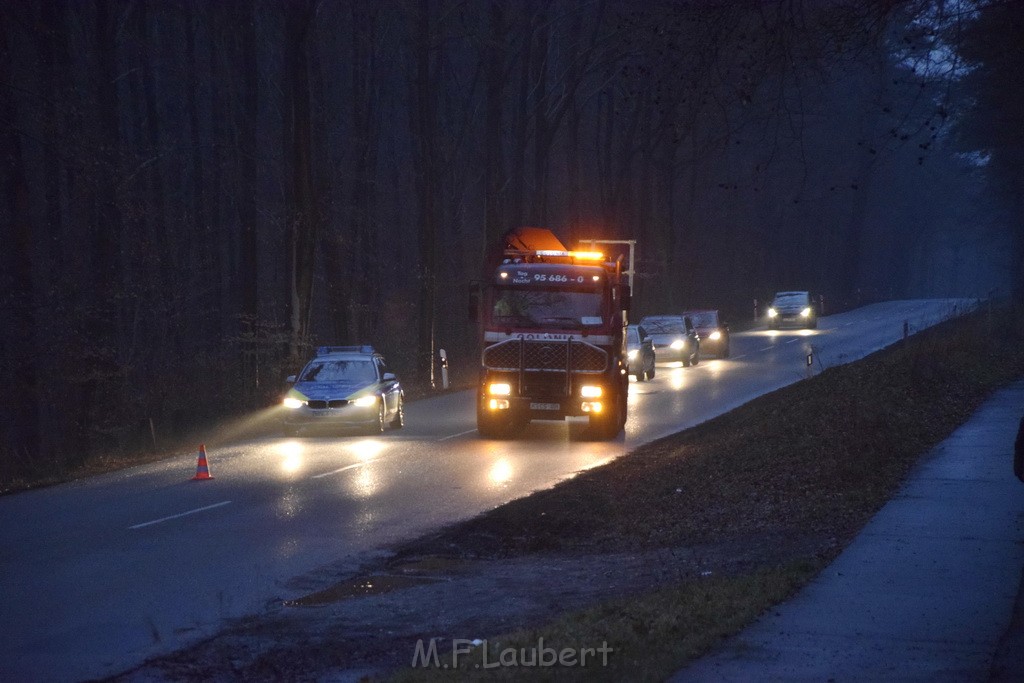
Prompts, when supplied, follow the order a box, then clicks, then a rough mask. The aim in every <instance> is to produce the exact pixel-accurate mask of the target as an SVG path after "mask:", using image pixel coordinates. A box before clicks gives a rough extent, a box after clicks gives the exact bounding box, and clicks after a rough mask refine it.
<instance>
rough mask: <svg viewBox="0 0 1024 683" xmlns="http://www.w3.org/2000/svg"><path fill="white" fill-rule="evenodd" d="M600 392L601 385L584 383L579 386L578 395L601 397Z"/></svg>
mask: <svg viewBox="0 0 1024 683" xmlns="http://www.w3.org/2000/svg"><path fill="white" fill-rule="evenodd" d="M602 393H603V391H602V389H601V387H599V386H596V385H593V384H584V385H583V386H582V387H580V396H582V397H583V398H601V394H602Z"/></svg>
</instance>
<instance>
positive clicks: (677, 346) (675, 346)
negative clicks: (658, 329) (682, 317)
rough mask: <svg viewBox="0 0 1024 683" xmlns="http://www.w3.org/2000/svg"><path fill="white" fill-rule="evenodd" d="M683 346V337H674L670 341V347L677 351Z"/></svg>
mask: <svg viewBox="0 0 1024 683" xmlns="http://www.w3.org/2000/svg"><path fill="white" fill-rule="evenodd" d="M684 346H686V341H685V340H683V339H676V340H675V341H674V342H672V345H671V348H673V349H675V350H676V351H678V350H679V349H681V348H683V347H684Z"/></svg>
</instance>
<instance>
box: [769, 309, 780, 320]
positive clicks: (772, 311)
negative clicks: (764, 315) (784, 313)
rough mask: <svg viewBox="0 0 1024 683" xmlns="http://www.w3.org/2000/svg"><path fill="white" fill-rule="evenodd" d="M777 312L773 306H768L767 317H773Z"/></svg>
mask: <svg viewBox="0 0 1024 683" xmlns="http://www.w3.org/2000/svg"><path fill="white" fill-rule="evenodd" d="M778 314H779V312H778V311H776V310H775V309H774V308H769V309H768V317H769V318H774V317H775V316H777V315H778Z"/></svg>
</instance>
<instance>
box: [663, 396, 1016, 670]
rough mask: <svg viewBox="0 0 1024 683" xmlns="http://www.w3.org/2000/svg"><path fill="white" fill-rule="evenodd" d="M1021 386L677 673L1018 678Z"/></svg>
mask: <svg viewBox="0 0 1024 683" xmlns="http://www.w3.org/2000/svg"><path fill="white" fill-rule="evenodd" d="M1022 414H1024V382H1018V383H1016V384H1014V385H1011V386H1010V387H1009V388H1007V389H1004V390H1002V391H1000V392H998V393H997V394H995V395H994V396H993V397H992V398H991V399H990V400H989V401H987V402H986V403H985V404H984V405H983V406H982V407H981V408H980V409H979V410H978V411H977V412H976V413H975V414H974V415H973V416H972V417H971V419H970V420H969V421H968V422H967V423H966V424H964V425H963V426H962V427H960V428H959V429H958V430H956V431H955V432H954V433H953V434H952V435H951V436H950V437H949V438H948V439H946V440H945V441H943V442H942V443H941V444H939V445H938V446H936V447H935V449H934V450H932V452H931V453H929V454H928V455H926V456H925V457H924V458H922V460H921V463H920V464H919V465H918V466H917V468H916V469H915V470H914V471H913V472H912V473H911V475H910V477H909V478H908V480H907V482H906V484H905V485H904V486H903V488H902V489H901V490H900V492H899V493H898V494H897V495H896V496H895V497H894V498H893V499H892V500H891V501H889V503H888V504H886V505H885V507H883V508H882V509H881V510H880V511H879V512H878V514H877V515H875V517H874V518H873V519H872V520H871V521H870V522H869V523H868V525H867V526H866V527H865V528H864V530H863V531H862V532H861V533H860V535H859V536H857V538H856V539H854V541H853V543H851V544H850V546H849V547H847V549H846V550H845V551H843V553H842V554H841V555H840V556H839V557H838V558H837V559H836V560H835V562H833V563H832V564H831V565H830V566H829V567H827V568H826V569H825V570H824V571H823V572H822V573H821V575H820V576H819V577H818V578H816V579H815V580H814V581H813V582H811V583H810V584H808V585H807V587H806V588H804V589H803V590H802V591H801V592H800V593H799V594H797V596H796V597H794V598H793V599H792V600H790V601H789V602H786V603H784V604H782V605H780V606H778V607H776V608H775V609H774V610H773V611H771V612H769V613H768V614H767V615H765V616H764V617H762V618H761V619H760V620H759V621H757V622H755V623H754V624H753V625H751V626H750V627H749V628H747V629H746V630H745V631H743V632H741V633H739V634H738V635H736V636H735V637H733V638H731V639H729V640H727V641H725V642H724V643H723V644H722V646H721V647H720V648H719V649H718V650H717V651H714V652H712V653H711V654H709V655H708V656H706V657H704V658H702V659H700V660H697V661H696V662H694V663H693V665H691V666H690V667H688V668H686V669H684V670H683V671H681V672H679V673H678V674H676V675H675V676H674V677H673V678H672V679H671V680H673V681H680V682H681V681H759V680H773V681H779V680H782V681H794V680H795V681H822V682H824V681H837V682H839V683H841V682H843V681H988V680H1006V681H1024V599H1021V600H1018V594H1019V592H1020V591H1019V589H1020V588H1021V584H1022V568H1024V484H1022V483H1021V482H1020V481H1018V480H1017V479H1016V478H1015V477H1014V476H1013V442H1014V439H1015V437H1016V435H1017V427H1018V425H1019V423H1020V418H1021V415H1022Z"/></svg>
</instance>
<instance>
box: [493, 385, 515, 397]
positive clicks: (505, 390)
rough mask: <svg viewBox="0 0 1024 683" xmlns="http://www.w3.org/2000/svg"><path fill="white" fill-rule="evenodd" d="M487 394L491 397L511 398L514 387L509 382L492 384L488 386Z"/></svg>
mask: <svg viewBox="0 0 1024 683" xmlns="http://www.w3.org/2000/svg"><path fill="white" fill-rule="evenodd" d="M487 393H488V394H490V395H491V396H511V395H512V385H511V384H509V383H507V382H492V383H491V384H489V385H488V386H487Z"/></svg>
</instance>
